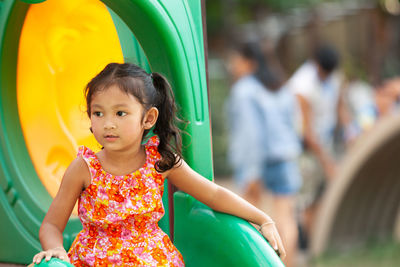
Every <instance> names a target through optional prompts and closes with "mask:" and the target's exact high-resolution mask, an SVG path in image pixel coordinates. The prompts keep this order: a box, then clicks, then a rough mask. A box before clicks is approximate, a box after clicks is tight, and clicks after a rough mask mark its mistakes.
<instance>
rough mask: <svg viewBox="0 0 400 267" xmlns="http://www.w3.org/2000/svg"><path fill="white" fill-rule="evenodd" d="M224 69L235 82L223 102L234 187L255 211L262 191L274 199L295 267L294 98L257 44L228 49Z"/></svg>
mask: <svg viewBox="0 0 400 267" xmlns="http://www.w3.org/2000/svg"><path fill="white" fill-rule="evenodd" d="M228 70H229V72H230V74H231V76H232V78H233V80H234V84H233V86H232V88H231V93H230V97H229V99H228V101H227V110H228V120H229V134H230V140H229V141H230V142H229V148H228V153H229V155H228V157H229V160H230V162H231V163H232V166H233V169H234V178H235V182H236V184H237V185H238V187H239V188H241V190H242V192H241V193H242V195H243V196H244V198H246V199H247V200H248V201H249V202H251V203H252V204H254V205H256V206H258V207H260V205H261V203H260V202H261V199H262V195H263V193H264V192H265V191H266V190H268V192H269V193H270V194H271V195H272V207H273V213H272V214H273V215H274V220H275V221H276V223H277V226H278V230H279V232H280V234H281V236H282V240H283V243H284V246H285V248H286V251H287V257H286V259H285V264H286V266H289V267H290V266H294V259H295V257H296V252H297V238H298V232H297V222H296V217H295V203H294V202H295V196H296V194H297V192H298V191H299V189H300V187H301V184H302V178H301V175H300V170H299V168H298V165H297V158H298V156H299V155H300V153H301V144H300V138H299V136H298V132H297V131H296V128H295V126H296V125H295V122H296V119H295V116H296V99H295V96H294V95H293V94H292V93H291V92H290V91H289V90H287V89H286V88H282V87H281V86H282V82H281V81H280V78H279V77H278V76H277V75H275V74H274V73H273V72H272V71H271V69H270V66H269V65H267V62H266V60H265V57H264V54H263V53H262V50H261V49H260V46H259V45H258V44H257V43H254V42H249V43H244V44H241V45H239V46H237V47H235V48H234V49H232V50H231V51H230V53H229V57H228Z"/></svg>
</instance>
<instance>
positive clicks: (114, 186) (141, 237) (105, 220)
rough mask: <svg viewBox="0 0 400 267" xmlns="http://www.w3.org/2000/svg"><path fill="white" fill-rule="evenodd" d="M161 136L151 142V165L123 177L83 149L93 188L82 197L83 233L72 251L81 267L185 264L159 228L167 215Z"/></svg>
mask: <svg viewBox="0 0 400 267" xmlns="http://www.w3.org/2000/svg"><path fill="white" fill-rule="evenodd" d="M158 144H159V140H158V138H157V137H156V136H153V137H152V138H150V139H149V140H148V141H147V143H146V144H145V149H146V163H145V164H144V165H143V166H142V167H141V168H140V169H138V170H137V171H135V172H133V173H131V174H128V175H123V176H115V175H111V174H109V173H107V172H105V171H104V170H103V168H102V166H101V165H100V162H99V159H98V158H97V156H96V155H95V153H94V152H93V151H91V150H90V149H89V148H87V147H83V146H82V147H80V148H79V151H78V157H82V158H83V159H84V160H85V161H86V163H87V165H88V167H89V170H90V174H91V184H90V185H89V186H88V187H87V188H86V189H85V190H84V191H83V192H82V193H81V195H80V197H79V202H78V214H79V218H80V220H81V223H82V226H83V230H82V231H80V232H79V234H78V236H77V237H76V238H75V240H74V242H73V243H72V246H71V248H70V250H69V252H68V256H69V258H70V260H71V263H72V264H74V265H75V266H184V262H183V259H182V255H181V254H180V253H179V251H178V250H177V249H176V248H175V246H174V245H173V244H172V242H171V240H170V239H169V237H168V236H167V234H165V233H164V232H163V231H162V230H161V229H160V228H159V227H158V221H159V220H160V219H161V217H162V216H163V215H164V213H165V212H164V206H163V203H162V199H161V197H162V194H163V191H164V179H163V176H162V175H161V174H159V173H157V171H156V170H155V168H154V164H155V163H156V162H157V160H159V159H160V157H161V156H160V154H159V153H158V150H157V146H158Z"/></svg>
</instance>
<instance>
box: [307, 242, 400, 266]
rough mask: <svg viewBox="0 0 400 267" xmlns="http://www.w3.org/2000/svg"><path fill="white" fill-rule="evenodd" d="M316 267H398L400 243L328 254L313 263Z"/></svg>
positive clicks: (399, 263)
mask: <svg viewBox="0 0 400 267" xmlns="http://www.w3.org/2000/svg"><path fill="white" fill-rule="evenodd" d="M312 266H315V267H333V266H343V267H347V266H349V267H361V266H362V267H376V266H378V267H398V266H400V243H394V242H391V243H383V244H382V243H370V244H368V245H366V246H364V247H362V248H355V249H352V250H349V251H346V252H342V253H328V254H326V255H324V256H323V257H321V258H318V259H316V260H314V261H313V264H312Z"/></svg>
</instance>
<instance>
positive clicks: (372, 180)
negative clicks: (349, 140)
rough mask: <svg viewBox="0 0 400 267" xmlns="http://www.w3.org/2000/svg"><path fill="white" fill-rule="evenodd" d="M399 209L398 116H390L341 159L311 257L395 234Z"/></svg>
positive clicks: (323, 207) (316, 228) (317, 224)
mask: <svg viewBox="0 0 400 267" xmlns="http://www.w3.org/2000/svg"><path fill="white" fill-rule="evenodd" d="M399 207H400V116H393V117H387V118H384V119H381V120H380V121H379V122H378V123H377V125H375V126H374V128H373V129H372V130H370V131H369V132H367V133H366V134H364V135H363V136H361V137H360V139H359V140H357V142H356V143H355V144H354V146H353V147H352V148H351V150H350V151H349V153H348V154H347V155H346V157H345V158H344V159H343V161H342V164H341V167H340V170H339V172H338V176H337V177H336V179H335V180H334V181H333V182H332V183H331V184H330V185H329V186H328V190H327V191H326V194H325V195H324V198H323V200H322V203H321V207H320V209H319V212H318V214H317V218H316V221H315V224H314V229H313V233H312V237H311V243H310V246H311V253H312V254H313V255H314V256H318V255H320V254H322V253H323V252H324V251H326V250H328V249H332V250H344V249H347V248H349V247H353V246H356V245H359V244H363V243H365V242H366V241H367V240H370V239H375V238H376V239H389V238H391V237H393V235H395V233H396V232H397V235H398V229H399V224H400V220H399V218H400V217H399V214H400V212H399V211H400V209H399ZM396 229H397V230H396Z"/></svg>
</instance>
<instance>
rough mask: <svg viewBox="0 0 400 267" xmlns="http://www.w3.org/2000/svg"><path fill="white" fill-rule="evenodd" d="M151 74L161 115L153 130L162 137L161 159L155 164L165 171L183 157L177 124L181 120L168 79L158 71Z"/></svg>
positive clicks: (160, 145) (157, 167) (159, 170)
mask: <svg viewBox="0 0 400 267" xmlns="http://www.w3.org/2000/svg"><path fill="white" fill-rule="evenodd" d="M150 76H151V78H152V81H153V85H154V88H155V89H156V91H157V93H158V96H159V97H158V101H157V104H156V108H157V109H158V111H159V115H158V120H157V122H156V125H155V127H154V130H153V132H154V133H155V134H157V135H158V137H159V138H160V144H159V145H158V151H159V153H160V154H161V159H160V160H159V161H158V162H157V163H156V164H155V168H156V170H157V171H158V172H165V171H167V170H169V169H171V168H173V167H174V166H175V165H177V164H178V163H180V162H181V159H182V138H181V131H180V129H179V128H178V127H177V126H176V124H175V123H177V122H181V120H180V119H178V117H177V115H176V112H177V108H176V105H175V97H174V93H173V91H172V89H171V86H170V84H169V83H168V81H167V79H166V78H165V77H164V76H162V75H161V74H159V73H156V72H154V73H152V74H151V75H150Z"/></svg>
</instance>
